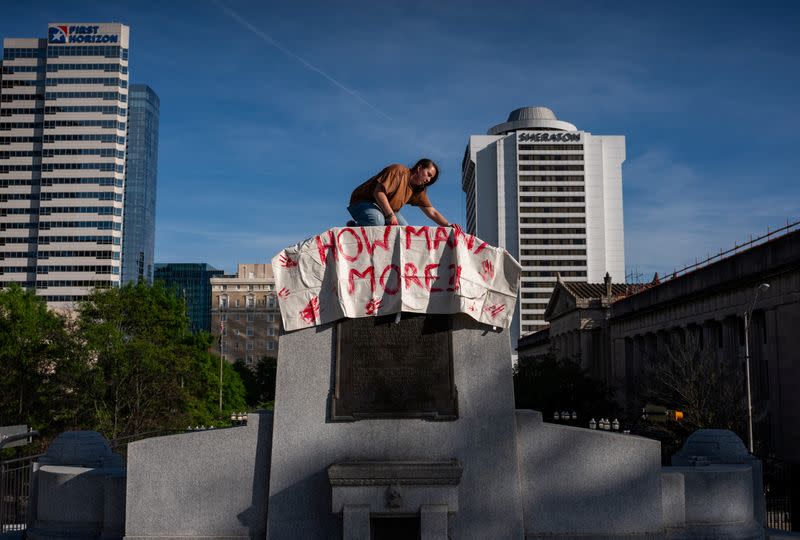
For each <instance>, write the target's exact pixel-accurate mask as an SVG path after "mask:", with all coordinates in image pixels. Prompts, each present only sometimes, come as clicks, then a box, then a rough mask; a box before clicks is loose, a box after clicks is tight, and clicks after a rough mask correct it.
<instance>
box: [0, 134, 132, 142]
mask: <svg viewBox="0 0 800 540" xmlns="http://www.w3.org/2000/svg"><path fill="white" fill-rule="evenodd" d="M42 140H43V142H45V143H52V142H56V141H98V142H104V143H116V144H125V137H119V136H117V135H112V134H106V135H104V134H94V133H67V134H64V135H45V136H44V137H43V138H42ZM0 144H2V137H0Z"/></svg>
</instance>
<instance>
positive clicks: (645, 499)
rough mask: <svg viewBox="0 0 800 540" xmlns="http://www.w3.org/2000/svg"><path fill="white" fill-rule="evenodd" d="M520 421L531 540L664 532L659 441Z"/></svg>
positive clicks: (533, 419) (527, 417) (523, 417)
mask: <svg viewBox="0 0 800 540" xmlns="http://www.w3.org/2000/svg"><path fill="white" fill-rule="evenodd" d="M516 419H517V451H518V456H519V469H520V484H521V486H522V498H523V513H524V519H525V533H526V538H537V537H539V536H542V537H546V536H550V535H557V536H570V537H571V536H573V535H574V536H579V535H587V536H586V537H587V538H589V537H591V538H601V537H602V538H605V537H618V536H624V535H634V536H635V535H645V534H656V533H660V532H662V530H663V520H662V507H661V489H662V484H661V482H662V480H661V450H660V444H659V443H658V441H654V440H652V439H645V438H643V437H637V436H633V435H622V434H619V433H611V432H607V431H595V430H588V429H584V428H576V427H572V426H561V425H555V424H546V423H543V422H542V415H541V413H540V412H538V411H523V410H520V411H517V413H516Z"/></svg>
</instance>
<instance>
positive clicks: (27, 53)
mask: <svg viewBox="0 0 800 540" xmlns="http://www.w3.org/2000/svg"><path fill="white" fill-rule="evenodd" d="M45 56H47V49H45V48H39V47H36V48H33V47H25V48H21V47H9V48H7V49H3V60H13V59H14V58H44V57H45Z"/></svg>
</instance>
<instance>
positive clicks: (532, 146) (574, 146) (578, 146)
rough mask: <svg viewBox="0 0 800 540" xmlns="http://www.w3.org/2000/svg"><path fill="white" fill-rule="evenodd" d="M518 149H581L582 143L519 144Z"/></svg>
mask: <svg viewBox="0 0 800 540" xmlns="http://www.w3.org/2000/svg"><path fill="white" fill-rule="evenodd" d="M518 148H519V149H520V150H583V145H582V144H520V145H519V146H518Z"/></svg>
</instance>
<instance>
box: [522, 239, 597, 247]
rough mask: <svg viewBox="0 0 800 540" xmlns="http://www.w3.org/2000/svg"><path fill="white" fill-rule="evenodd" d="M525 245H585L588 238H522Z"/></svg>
mask: <svg viewBox="0 0 800 540" xmlns="http://www.w3.org/2000/svg"><path fill="white" fill-rule="evenodd" d="M519 243H520V244H522V245H523V246H529V245H537V246H569V245H582V244H583V245H585V244H586V238H521V239H520V241H519Z"/></svg>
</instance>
